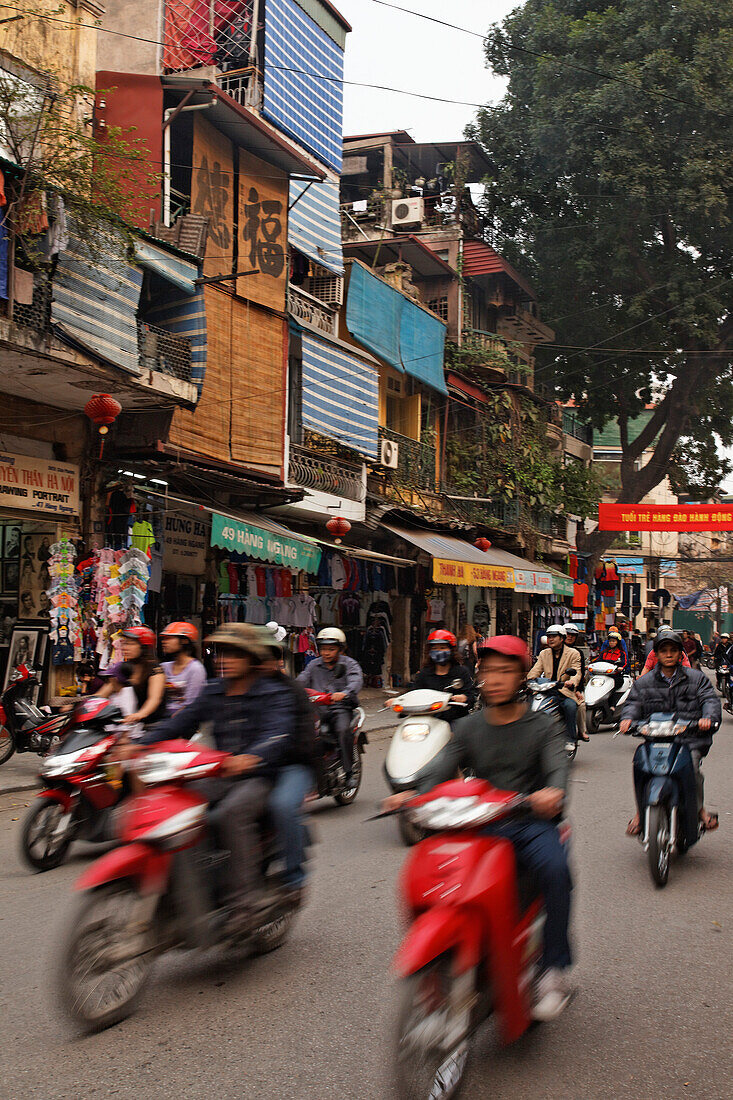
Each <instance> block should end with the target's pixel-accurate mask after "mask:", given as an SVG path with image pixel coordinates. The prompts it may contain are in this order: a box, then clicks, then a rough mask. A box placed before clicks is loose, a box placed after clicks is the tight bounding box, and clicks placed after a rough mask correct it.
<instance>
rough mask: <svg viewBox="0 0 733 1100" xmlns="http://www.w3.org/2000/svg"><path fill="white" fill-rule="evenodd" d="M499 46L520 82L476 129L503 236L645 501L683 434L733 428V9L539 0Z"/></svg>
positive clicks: (555, 365)
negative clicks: (613, 429) (613, 431)
mask: <svg viewBox="0 0 733 1100" xmlns="http://www.w3.org/2000/svg"><path fill="white" fill-rule="evenodd" d="M486 56H487V61H488V64H489V66H490V67H491V68H492V69H493V70H494V71H495V72H496V73H498V74H500V75H503V76H506V77H507V78H508V87H507V92H506V95H505V97H504V99H503V101H502V102H501V104H500V106H499V107H498V109H497V108H491V109H489V108H486V109H483V110H481V111H480V112H479V114H478V117H477V120H476V122H475V123H474V125H473V126H472V127H470V128H469V136H471V137H475V138H477V139H479V140H480V141H481V142H482V143H483V144H484V145H485V147H486V148H487V150H488V152H489V155H490V156H491V159H492V161H493V163H494V166H495V169H494V172H493V173H492V175H491V177H490V179H489V181H488V183H487V187H486V193H485V199H484V207H485V209H484V213H485V214H486V217H487V220H488V224H489V226H490V233H491V236H492V241H493V243H495V244H496V245H497V247H499V248H500V249H501V250H502V252H504V253H505V254H506V255H507V256H508V257H509V258H510V259H513V260H515V261H516V262H517V263H518V264H521V265H522V267H523V268H524V269H525V270H528V271H529V272H530V273H531V275H532V277H533V279H534V281H535V285H536V287H537V289H538V291H539V296H540V300H541V301H542V302H543V303H544V304H546V308H545V313H546V315H548V317H549V321H550V323H551V324H552V326H553V328H554V329H555V331H556V333H557V338H556V339H557V345H556V347H555V348H554V349H552V348H550V349H544V350H543V351H540V352H539V356H538V358H539V365H538V369H537V374H538V376H539V377H540V378H541V379H542V380H543V381H545V382H546V383H547V384H549V385H550V386H552V387H554V389H555V391H556V392H557V393H558V394H559V395H562V396H565V397H574V398H575V401H576V403H577V404H578V405H579V406H580V408H581V409H582V410H584V411H585V412H586V414H587V415H588V417H589V419H590V420H591V422H592V423H593V424H594V426H596V427H601V426H602V425H603V424H604V423H605V422H607V421H608V420H609V419H612V418H615V419H617V420H618V425H619V429H620V435H621V446H622V459H621V470H620V490H619V493H618V499H619V500H620V501H624V502H629V503H634V502H638V501H640V500H641V499H642V498H643V497H644V496H645V495H646V494H647V493H649V492H650V490H652V489H653V488H654V487H655V486H656V485H657V484H659V482H660V481H662V480H663V478H664V477H665V475H666V473H667V471H668V468H669V464H670V461H671V460H672V458H673V455H675V453H677V455H678V456H679V451H678V450H677V448H678V446H679V443H680V440H681V439H682V438H684V437H686V438H688V439H689V440H690V441H691V443H692V445H694V446H695V447H701V449H700V450H698V451H697V452H696V453H697V455H698V456H699V457H703V458H704V457H705V455H706V454H707V456H708V457H709V456H710V454H711V453H712V454H714V448H711V447H710V446H709V442H710V439H711V437H713V435H717V436H718V437H719V438H720V440H721V441H722V443H723V444H724V445H726V446H730V445H731V444H732V443H733V385H731V380H732V367H733V313H732V312H731V301H732V300H733V299H732V292H733V143H731V140H730V135H731V132H732V129H733V8H732V7H731V6H730V5H729V4H721V5H716V4H711V3H710V2H709V0H686V2H685V3H681V4H674V5H672V4H669V3H665V2H663V0H618V2H617V3H615V4H614V5H611V4H610V3H609V2H608V0H595V2H594V0H526V3H525V4H524V5H523V7H521V8H519V9H517V10H516V11H515V12H514V13H513V14H511V15H510V16H509V17H508V18H507V19H506V20H505V21H504V23H503V24H501V25H495V26H494V27H492V28H491V30H490V32H489V35H488V38H487V43H486ZM649 402H653V403H654V404H655V406H656V407H655V409H654V412H653V415H652V416H651V418H650V419H649V422H648V424H647V425H646V427H644V429H643V430H642V431H641V433H640V434H639V435H637V436H636V437H635V438H629V431H628V426H629V422H630V421H631V420H632V419H633V418H634V417H635V416H637V415H638V414H639V412H641V410H642V409H643V408H644V406H645V405H646V404H648V403H649ZM706 443H707V445H708V446H707V452H706V451H705V444H706ZM648 450H651V451H652V455H651V460H650V461H649V462H648V463H646V464H644V465H642V463H641V461H640V460H641V459H642V456H643V455H644V453H645V452H646V451H648ZM705 476H707V475H706V474H703V475H702V480H704V479H705ZM614 537H615V536H613V535H612V534H607V533H605V532H600V531H595V532H593V534H592V535H590V536H587V538H586V547H585V548H587V549H588V550H589V551H590V553H591V555H592V557H594V558H596V557H598V556H599V555H601V554H602V553H603V552H604V550H605V549H606V548H607V546H608V545H609V544H610V542H611V541H612V539H613V538H614Z"/></svg>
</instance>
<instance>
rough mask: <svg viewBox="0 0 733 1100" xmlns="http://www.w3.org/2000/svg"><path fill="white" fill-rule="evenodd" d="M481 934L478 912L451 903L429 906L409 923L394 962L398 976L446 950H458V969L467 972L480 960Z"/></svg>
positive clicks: (409, 972)
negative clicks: (434, 906) (460, 908)
mask: <svg viewBox="0 0 733 1100" xmlns="http://www.w3.org/2000/svg"><path fill="white" fill-rule="evenodd" d="M481 938H482V935H481V919H480V916H479V914H478V913H474V912H471V911H470V910H459V909H454V908H453V906H448V905H446V906H440V907H438V908H436V909H427V910H426V911H425V912H424V913H421V914H420V916H419V917H418V918H417V920H416V921H415V922H414V924H412V925H411V926H410V930H409V932H408V933H407V935H406V936H405V938H404V940H403V941H402V943H401V945H400V947H399V949H398V951H397V954H396V955H395V958H394V962H393V963H392V966H393V969H394V971H395V973H396V975H397V977H398V978H407V977H408V976H409V975H410V974H416V973H417V971H418V970H422V968H423V967H424V966H427V964H428V963H430V962H432V961H433V959H436V958H437V957H438V956H439V955H443V954H445V952H446V951H455V956H454V959H453V966H454V969H455V972H456V973H457V974H464V973H465V972H466V971H467V970H472V969H473V968H474V967H476V966H478V964H479V962H480V960H481Z"/></svg>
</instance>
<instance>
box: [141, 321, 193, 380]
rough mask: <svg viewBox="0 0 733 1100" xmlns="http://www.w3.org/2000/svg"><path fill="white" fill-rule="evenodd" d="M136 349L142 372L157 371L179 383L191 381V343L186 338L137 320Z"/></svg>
mask: <svg viewBox="0 0 733 1100" xmlns="http://www.w3.org/2000/svg"><path fill="white" fill-rule="evenodd" d="M137 347H138V355H139V361H140V368H141V369H142V370H144V371H159V372H160V373H161V374H167V375H170V376H171V377H172V378H177V379H178V380H179V381H181V382H190V381H191V341H190V340H189V339H188V337H186V336H178V335H177V334H176V333H174V332H168V331H167V329H164V328H159V327H158V326H157V325H149V324H148V323H147V322H146V321H141V320H139V319H138V322H137Z"/></svg>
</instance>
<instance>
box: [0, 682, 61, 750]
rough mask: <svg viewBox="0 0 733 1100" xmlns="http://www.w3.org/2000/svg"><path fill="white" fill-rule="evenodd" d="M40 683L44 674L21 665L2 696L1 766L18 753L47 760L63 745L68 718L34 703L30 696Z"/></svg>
mask: <svg viewBox="0 0 733 1100" xmlns="http://www.w3.org/2000/svg"><path fill="white" fill-rule="evenodd" d="M39 683H40V672H38V671H36V670H34V669H31V668H28V667H27V665H19V666H18V668H16V669H15V671H14V672H13V673H12V675H11V677H10V682H9V683H8V686H7V687H6V689H5V691H4V692H3V694H2V695H0V764H5V763H7V761H8V760H9V759H10V757H11V756H12V755H13V753H14V752H37V753H38V754H39V755H40V756H45V755H46V753H47V752H48V751H49V749H51V748H53V747H54V746H55V745H57V744H58V743H59V739H60V738H61V736H62V734H63V731H64V729H65V726H66V723H67V722H68V720H69V715H68V714H52V713H50V712H49V711H48V710H44V709H43V708H41V707H38V706H36V704H35V703H32V702H30V700H29V699H28V698H27V695H28V693H29V691H30V690H31V688H33V687H36V686H37V685H38V684H39Z"/></svg>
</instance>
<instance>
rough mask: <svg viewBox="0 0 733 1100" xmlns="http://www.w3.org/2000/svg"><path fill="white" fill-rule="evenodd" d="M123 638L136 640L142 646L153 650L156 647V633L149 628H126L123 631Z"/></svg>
mask: <svg viewBox="0 0 733 1100" xmlns="http://www.w3.org/2000/svg"><path fill="white" fill-rule="evenodd" d="M122 637H123V638H134V639H135V641H136V642H139V643H140V645H147V646H150V647H151V648H152V647H153V646H154V645H155V632H154V631H152V630H151V629H150V627H149V626H126V627H125V629H124V630H123V631H122Z"/></svg>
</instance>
